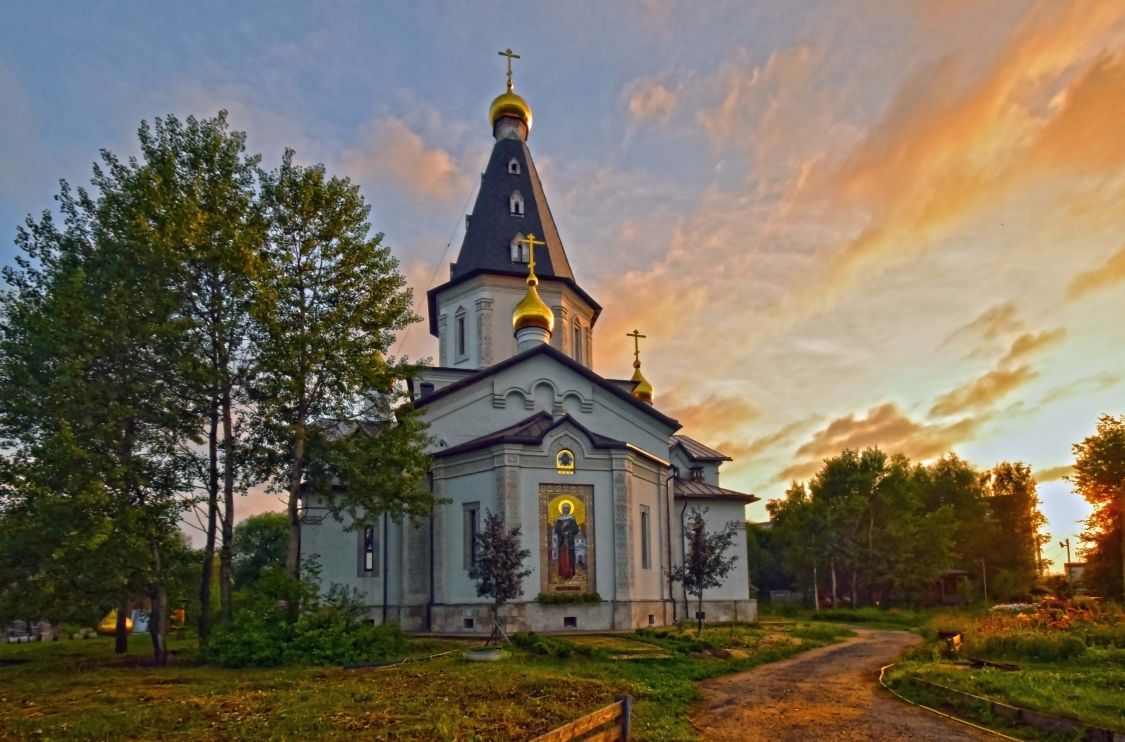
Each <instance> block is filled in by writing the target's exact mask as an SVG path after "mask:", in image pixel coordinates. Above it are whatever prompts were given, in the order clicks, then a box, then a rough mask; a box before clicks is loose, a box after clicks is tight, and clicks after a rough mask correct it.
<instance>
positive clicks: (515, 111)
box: [488, 87, 531, 133]
mask: <svg viewBox="0 0 1125 742" xmlns="http://www.w3.org/2000/svg"><path fill="white" fill-rule="evenodd" d="M503 116H511V117H513V118H517V119H519V120H520V121H522V122H524V124H526V125H527V130H528V132H529V133H530V132H531V106H529V105H528V104H527V101H525V100H524V99H523V98H521V97H520V96H518V95H516V94H515V93H514V92H512V88H511V87H509V88H508V90H507V92H504V93H501V94H500V95H498V96H496V100H494V101H492V105H491V106H489V108H488V122H489V124H491V125H492V126H493V127H495V126H496V122H497V121H499V120H500V119H501V117H503Z"/></svg>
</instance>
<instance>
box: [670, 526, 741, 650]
mask: <svg viewBox="0 0 1125 742" xmlns="http://www.w3.org/2000/svg"><path fill="white" fill-rule="evenodd" d="M706 512H707V511H706V509H704V510H698V509H695V508H693V509H692V511H691V515H690V516H689V517H688V522H687V524H686V528H685V529H684V530H685V534H684V535H685V536H686V538H687V548H686V552H687V553H685V554H684V560H683V562H681V563H680V564H675V565H673V566H672V568H671V569H670V570H668V577H669V578H670V579H671V580H672V581H673V582H678V583H680V584H681V585H683V588H684V592H686V593H687V594H688V595H694V596H695V598H696V611H695V616H696V620H697V621H698V625H699V635H700V636H702V635H703V593H704V591H705V590H708V589H711V588H715V587H719V586H721V585H722V584H723V580H724V579H725V578H726V576H727V575H728V574H730V571H731V569H733V568H734V563H735V562H737V561H738V555H737V554H731V555H730V556H727V552H728V551H729V550H730V547H731V545H732V544H733V543H734V539H735V536H737V535H738V534H740V533H743V528H742V524H741V523H727V524H726V525H725V526H723V527H722V528H721V529H719V530H717V531H711V532H708V531H707V524H706V522H705V521H704V519H703V516H704V514H705V513H706Z"/></svg>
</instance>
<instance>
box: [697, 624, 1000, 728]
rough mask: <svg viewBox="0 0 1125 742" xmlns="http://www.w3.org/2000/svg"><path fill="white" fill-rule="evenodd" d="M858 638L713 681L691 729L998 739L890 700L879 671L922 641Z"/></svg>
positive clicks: (889, 634)
mask: <svg viewBox="0 0 1125 742" xmlns="http://www.w3.org/2000/svg"><path fill="white" fill-rule="evenodd" d="M856 633H857V634H858V636H856V637H855V638H854V639H849V640H847V641H845V642H843V643H841V644H834V645H832V646H830V647H822V648H820V649H814V650H812V651H811V652H806V653H805V654H802V655H799V656H797V657H794V658H793V659H789V660H785V661H783V662H778V663H775V664H770V665H765V666H763V667H759V668H758V669H756V670H751V671H749V672H744V673H740V674H738V675H728V676H726V677H722V678H716V679H714V680H708V681H707V682H705V683H702V684H701V685H700V690H701V691H702V692H703V696H704V700H703V701H702V702H700V703H699V704H698V705H697V706H696V707H695V709H694V713H693V715H692V720H691V721H692V725H693V726H694V727H695V729H696V731H698V732H699V736H700V737H701V738H702V739H704V740H810V739H811V740H906V739H909V740H943V741H944V740H984V739H995V737H991V736H989V735H987V734H985V733H984V732H978V731H976V730H974V729H972V728H971V727H967V726H965V725H963V724H958V723H957V722H954V721H949V720H947V719H943V718H941V717H940V716H937V715H936V714H932V713H930V712H929V711H925V710H923V709H919V708H915V707H914V706H910V705H908V704H906V703H903V702H902V701H900V700H898V699H896V698H894V697H893V696H891V695H890V694H889V693H887V691H885V690H884V689H883V688H881V687H880V686H879V682H878V677H879V668H880V667H882V666H883V665H887V664H890V663H891V662H894V661H895V659H896V658H897V657H898V656H899V655H900V654H901V653H902V651H903V650H904V649H906V648H907V647H909V646H911V645H912V644H915V643H917V642H919V641H920V639H919V638H918V637H917V636H915V635H914V634H908V633H906V632H903V631H874V630H871V629H856Z"/></svg>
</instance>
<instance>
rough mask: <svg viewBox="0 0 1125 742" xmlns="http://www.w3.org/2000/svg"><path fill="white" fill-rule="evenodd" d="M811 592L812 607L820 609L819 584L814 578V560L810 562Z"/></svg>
mask: <svg viewBox="0 0 1125 742" xmlns="http://www.w3.org/2000/svg"><path fill="white" fill-rule="evenodd" d="M812 594H813V608H814V609H815V610H818V611H819V610H820V585H818V584H817V579H816V562H813V564H812Z"/></svg>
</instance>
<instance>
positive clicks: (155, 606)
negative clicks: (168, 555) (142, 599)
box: [148, 541, 168, 666]
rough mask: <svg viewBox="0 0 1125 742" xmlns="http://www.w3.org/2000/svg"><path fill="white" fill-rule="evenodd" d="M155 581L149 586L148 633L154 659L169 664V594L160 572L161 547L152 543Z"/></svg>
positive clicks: (162, 663)
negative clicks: (150, 608) (150, 604)
mask: <svg viewBox="0 0 1125 742" xmlns="http://www.w3.org/2000/svg"><path fill="white" fill-rule="evenodd" d="M151 548H152V565H153V577H154V578H155V579H153V581H152V582H151V583H150V584H149V591H148V592H149V599H150V601H151V602H152V610H151V611H150V614H149V617H148V633H149V636H150V637H152V658H153V661H154V662H155V663H156V664H157V665H161V666H163V665H166V664H168V644H167V636H168V593H167V591H166V590H165V588H164V583H163V581H162V578H161V570H160V546H159V544H157V543H156V542H155V541H153V542H152V546H151Z"/></svg>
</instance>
